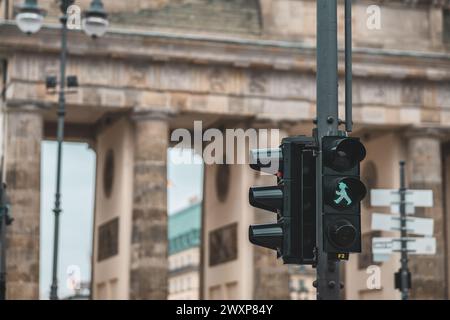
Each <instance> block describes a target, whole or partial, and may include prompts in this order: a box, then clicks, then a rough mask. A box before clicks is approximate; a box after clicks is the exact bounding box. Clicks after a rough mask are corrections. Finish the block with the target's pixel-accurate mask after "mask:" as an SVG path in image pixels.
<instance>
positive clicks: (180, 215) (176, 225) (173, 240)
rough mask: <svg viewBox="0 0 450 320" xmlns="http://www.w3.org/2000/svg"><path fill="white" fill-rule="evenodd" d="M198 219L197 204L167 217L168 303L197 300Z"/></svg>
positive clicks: (198, 263) (198, 260)
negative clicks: (171, 301) (170, 301)
mask: <svg viewBox="0 0 450 320" xmlns="http://www.w3.org/2000/svg"><path fill="white" fill-rule="evenodd" d="M201 219H202V206H201V203H200V202H197V203H193V204H191V205H189V206H188V207H186V208H184V209H182V210H180V211H178V212H176V213H174V214H172V215H170V216H169V296H168V299H170V300H198V299H199V297H200V252H201V247H200V245H201Z"/></svg>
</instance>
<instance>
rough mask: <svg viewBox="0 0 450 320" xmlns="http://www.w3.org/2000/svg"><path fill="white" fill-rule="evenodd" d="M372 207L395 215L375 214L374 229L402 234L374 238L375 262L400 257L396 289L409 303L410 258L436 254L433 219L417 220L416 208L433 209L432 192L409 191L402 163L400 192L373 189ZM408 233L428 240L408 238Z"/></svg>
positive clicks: (403, 163) (373, 217) (402, 162)
mask: <svg viewBox="0 0 450 320" xmlns="http://www.w3.org/2000/svg"><path fill="white" fill-rule="evenodd" d="M371 205H372V206H378V207H390V208H391V213H392V214H393V215H387V214H380V213H374V214H373V215H372V229H373V230H382V231H400V238H373V240H372V252H373V256H374V260H375V261H386V260H387V259H388V258H389V256H390V255H391V254H392V253H394V252H400V253H401V259H400V262H401V268H400V270H399V271H398V272H397V273H395V288H396V289H399V290H400V291H401V293H402V299H403V300H407V299H408V291H409V289H410V288H411V273H410V271H409V269H408V254H417V255H418V254H421V255H422V254H424V255H430V254H435V253H436V238H431V236H432V235H433V227H434V221H433V219H426V218H415V217H410V216H408V215H412V214H414V211H415V210H414V208H415V207H432V206H433V192H432V191H431V190H408V189H406V183H405V162H404V161H401V162H400V189H398V190H395V189H374V190H372V191H371ZM408 233H411V234H416V235H423V236H425V238H413V237H408Z"/></svg>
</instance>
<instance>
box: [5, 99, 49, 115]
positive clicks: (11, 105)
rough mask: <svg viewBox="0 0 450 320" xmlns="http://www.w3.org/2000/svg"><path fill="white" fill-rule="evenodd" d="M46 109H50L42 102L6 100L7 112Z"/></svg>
mask: <svg viewBox="0 0 450 320" xmlns="http://www.w3.org/2000/svg"><path fill="white" fill-rule="evenodd" d="M44 109H48V108H47V107H46V106H45V105H43V104H42V103H33V102H21V103H19V102H9V101H7V102H6V108H5V111H6V112H7V113H13V112H41V111H43V110H44Z"/></svg>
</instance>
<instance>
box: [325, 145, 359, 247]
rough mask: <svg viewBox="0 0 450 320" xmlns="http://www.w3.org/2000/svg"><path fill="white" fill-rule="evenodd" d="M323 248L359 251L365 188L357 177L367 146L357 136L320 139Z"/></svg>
mask: <svg viewBox="0 0 450 320" xmlns="http://www.w3.org/2000/svg"><path fill="white" fill-rule="evenodd" d="M322 155H323V156H322V159H323V161H322V179H323V190H322V191H323V198H322V199H323V206H322V209H323V219H322V220H323V230H324V235H323V236H324V251H325V252H328V253H336V254H345V253H351V252H361V213H360V212H361V205H360V202H361V200H362V199H363V198H364V197H365V195H366V192H367V190H366V187H365V186H364V184H363V183H362V182H361V180H360V162H361V161H362V160H363V159H364V158H365V156H366V149H365V148H364V146H363V144H362V143H361V142H360V141H359V139H358V138H350V137H346V136H326V137H323V138H322Z"/></svg>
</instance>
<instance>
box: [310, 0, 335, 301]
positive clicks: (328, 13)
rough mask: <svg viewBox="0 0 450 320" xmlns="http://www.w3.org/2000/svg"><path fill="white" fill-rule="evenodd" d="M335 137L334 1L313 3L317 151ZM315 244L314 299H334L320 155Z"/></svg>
mask: <svg viewBox="0 0 450 320" xmlns="http://www.w3.org/2000/svg"><path fill="white" fill-rule="evenodd" d="M337 134H338V44H337V0H317V130H316V138H317V141H318V145H319V150H321V149H322V146H321V144H322V137H324V136H330V135H333V136H335V135H337ZM316 161H317V162H316V164H317V165H316V168H317V169H316V188H317V195H316V208H317V221H316V222H317V223H316V228H317V229H316V231H317V232H316V237H317V238H316V243H317V252H316V254H317V280H316V282H315V284H316V287H317V299H318V300H338V299H339V293H340V281H339V262H337V261H332V260H329V259H328V255H327V254H326V253H325V252H324V251H323V240H324V238H323V237H324V230H323V222H322V215H323V208H322V203H323V201H322V197H323V194H322V187H323V186H322V153H321V152H319V153H318V157H317V160H316Z"/></svg>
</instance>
